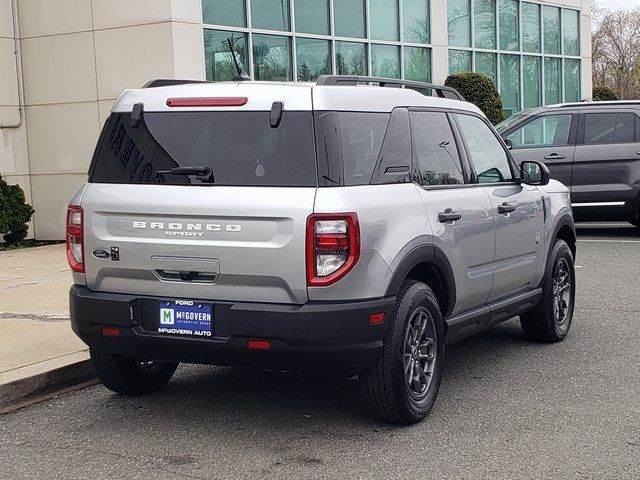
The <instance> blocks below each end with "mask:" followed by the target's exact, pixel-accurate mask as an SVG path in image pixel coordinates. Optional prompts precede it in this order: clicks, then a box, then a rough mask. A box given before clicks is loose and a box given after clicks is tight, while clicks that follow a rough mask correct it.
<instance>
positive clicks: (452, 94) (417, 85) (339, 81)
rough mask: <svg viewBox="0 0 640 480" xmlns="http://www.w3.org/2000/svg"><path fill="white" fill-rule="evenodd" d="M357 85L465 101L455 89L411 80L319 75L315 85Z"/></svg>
mask: <svg viewBox="0 0 640 480" xmlns="http://www.w3.org/2000/svg"><path fill="white" fill-rule="evenodd" d="M358 83H377V84H378V85H379V86H381V87H395V88H402V87H405V88H411V89H414V90H431V91H432V92H435V95H434V96H438V97H440V98H451V99H453V100H462V101H463V102H464V101H465V99H464V97H463V96H462V95H461V94H460V92H458V91H457V90H456V89H455V88H451V87H445V86H444V85H435V84H433V83H424V82H415V81H413V80H400V79H398V78H383V77H365V76H359V75H321V76H319V77H318V79H317V80H316V85H323V86H329V85H330V86H336V85H357V84H358Z"/></svg>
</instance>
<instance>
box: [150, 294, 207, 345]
mask: <svg viewBox="0 0 640 480" xmlns="http://www.w3.org/2000/svg"><path fill="white" fill-rule="evenodd" d="M212 310H213V308H212V305H211V304H210V303H200V302H194V301H193V300H162V301H160V305H159V311H158V320H159V322H158V333H166V334H169V335H186V336H195V337H210V336H211V335H212V334H213V333H212V332H213V311H212Z"/></svg>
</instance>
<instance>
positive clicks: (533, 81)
mask: <svg viewBox="0 0 640 480" xmlns="http://www.w3.org/2000/svg"><path fill="white" fill-rule="evenodd" d="M522 59H523V60H522V61H523V62H524V63H523V64H522V71H523V75H524V78H523V79H522V81H523V88H524V91H523V92H522V93H523V95H522V96H523V97H524V108H533V107H539V106H540V104H541V96H542V93H541V85H540V84H541V80H542V67H541V65H540V57H522Z"/></svg>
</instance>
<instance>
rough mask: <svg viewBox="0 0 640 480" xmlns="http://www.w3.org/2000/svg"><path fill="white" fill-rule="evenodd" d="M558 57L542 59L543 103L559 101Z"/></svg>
mask: <svg viewBox="0 0 640 480" xmlns="http://www.w3.org/2000/svg"><path fill="white" fill-rule="evenodd" d="M560 88H561V84H560V59H559V58H545V59H544V104H545V105H552V104H554V103H560V101H561V95H560Z"/></svg>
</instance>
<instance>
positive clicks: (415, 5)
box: [402, 0, 431, 43]
mask: <svg viewBox="0 0 640 480" xmlns="http://www.w3.org/2000/svg"><path fill="white" fill-rule="evenodd" d="M429 12H430V10H429V0H404V1H403V2H402V21H403V22H404V31H403V35H404V41H405V42H416V43H429V42H430V39H431V37H430V34H431V25H430V24H429Z"/></svg>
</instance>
